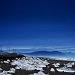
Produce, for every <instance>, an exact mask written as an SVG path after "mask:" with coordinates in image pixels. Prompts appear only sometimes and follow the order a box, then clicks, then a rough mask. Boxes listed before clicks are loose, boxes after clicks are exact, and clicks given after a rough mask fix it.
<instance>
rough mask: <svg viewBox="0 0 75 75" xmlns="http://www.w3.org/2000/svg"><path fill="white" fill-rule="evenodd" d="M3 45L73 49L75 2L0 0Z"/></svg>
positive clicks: (65, 0)
mask: <svg viewBox="0 0 75 75" xmlns="http://www.w3.org/2000/svg"><path fill="white" fill-rule="evenodd" d="M0 45H1V46H7V45H8V46H10V45H12V46H13V45H18V46H19V45H24V46H25V45H30V46H31V45H33V46H35V45H36V46H37V45H38V46H39V45H42V46H44V45H45V46H46V45H48V46H56V45H57V46H60V45H61V46H74V45H75V1H74V0H0Z"/></svg>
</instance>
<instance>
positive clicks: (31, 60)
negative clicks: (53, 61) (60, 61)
mask: <svg viewBox="0 0 75 75" xmlns="http://www.w3.org/2000/svg"><path fill="white" fill-rule="evenodd" d="M48 64H49V63H48V62H47V60H41V59H39V58H35V57H26V58H25V57H24V58H22V59H18V60H14V61H13V62H12V63H11V65H17V66H16V67H15V69H22V70H35V69H36V70H43V69H42V68H43V67H46V65H48Z"/></svg>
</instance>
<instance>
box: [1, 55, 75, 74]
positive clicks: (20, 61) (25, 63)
mask: <svg viewBox="0 0 75 75" xmlns="http://www.w3.org/2000/svg"><path fill="white" fill-rule="evenodd" d="M48 60H49V58H48ZM0 63H1V64H3V63H5V64H9V63H10V64H11V65H13V66H15V67H14V68H10V70H8V71H5V70H3V69H2V68H0V75H12V73H15V71H16V70H18V69H21V70H26V71H32V70H38V71H39V72H38V73H33V74H30V75H49V73H48V74H45V73H44V72H43V71H44V69H43V67H47V65H49V64H52V65H53V66H54V67H51V68H50V69H49V72H56V70H57V71H58V72H67V73H75V69H73V68H72V66H73V65H75V62H69V63H65V64H64V63H63V64H64V66H63V67H60V65H61V64H60V62H57V63H55V62H54V63H50V62H48V61H47V59H43V58H39V57H28V56H26V57H23V58H16V59H15V60H12V61H10V60H9V59H8V60H7V61H1V62H0ZM49 67H50V66H49ZM55 68H56V70H55Z"/></svg>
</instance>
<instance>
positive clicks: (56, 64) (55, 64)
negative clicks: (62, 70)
mask: <svg viewBox="0 0 75 75" xmlns="http://www.w3.org/2000/svg"><path fill="white" fill-rule="evenodd" d="M52 65H54V67H59V65H60V63H54V64H52Z"/></svg>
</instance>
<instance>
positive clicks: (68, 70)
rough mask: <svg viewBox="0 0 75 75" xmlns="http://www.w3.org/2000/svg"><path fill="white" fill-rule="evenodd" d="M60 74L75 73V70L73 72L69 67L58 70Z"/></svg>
mask: <svg viewBox="0 0 75 75" xmlns="http://www.w3.org/2000/svg"><path fill="white" fill-rule="evenodd" d="M57 71H58V72H68V73H74V72H75V70H72V69H71V68H67V67H62V68H57Z"/></svg>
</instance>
